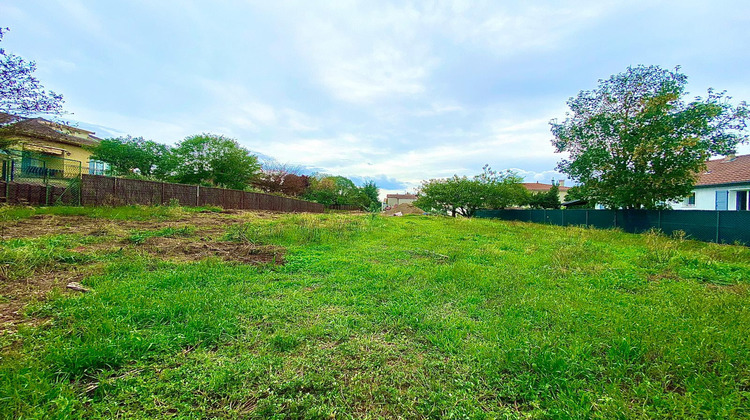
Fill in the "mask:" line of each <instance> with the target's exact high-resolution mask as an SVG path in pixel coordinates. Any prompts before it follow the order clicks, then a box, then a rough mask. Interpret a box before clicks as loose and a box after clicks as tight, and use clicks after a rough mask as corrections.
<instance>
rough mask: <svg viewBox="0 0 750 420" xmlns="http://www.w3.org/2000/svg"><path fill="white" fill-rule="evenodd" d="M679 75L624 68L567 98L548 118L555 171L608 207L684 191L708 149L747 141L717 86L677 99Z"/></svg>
mask: <svg viewBox="0 0 750 420" xmlns="http://www.w3.org/2000/svg"><path fill="white" fill-rule="evenodd" d="M686 85H687V77H686V76H685V75H683V74H681V73H680V72H679V67H678V68H676V69H675V70H674V71H670V70H664V69H661V68H659V67H657V66H637V67H629V68H628V69H627V70H626V71H625V72H623V73H620V74H616V75H613V76H611V77H610V78H609V79H607V80H600V81H599V86H598V87H597V88H596V89H594V90H590V91H581V92H580V93H579V94H578V96H577V97H575V98H571V99H570V100H569V101H568V106H569V107H570V113H568V114H567V115H566V119H565V120H564V121H562V122H557V121H555V120H553V121H552V122H551V123H550V124H551V130H552V134H553V136H554V139H553V140H552V143H553V144H554V146H555V149H556V151H557V152H558V153H567V154H568V156H569V157H568V158H566V159H563V160H562V161H561V162H560V163H559V165H558V169H559V170H560V171H561V172H563V173H565V174H568V175H569V177H570V178H571V179H573V180H576V181H577V182H578V183H580V184H581V185H582V186H583V188H584V189H585V191H586V193H587V194H588V195H589V197H590V198H591V199H593V200H594V201H596V202H597V203H601V204H604V205H605V206H607V207H610V208H621V207H622V208H657V207H659V206H660V205H661V203H664V202H668V201H671V200H676V199H679V198H681V197H684V196H686V195H687V194H689V193H690V191H691V190H692V188H693V185H694V184H695V182H696V180H697V176H698V174H699V173H700V172H701V171H703V170H705V162H706V160H707V159H708V158H709V157H710V156H711V155H716V154H728V153H731V152H733V151H734V150H735V147H736V146H737V144H739V143H742V142H745V141H747V135H746V134H745V133H744V130H745V129H746V127H747V121H748V108H747V105H746V103H745V102H741V103H740V104H739V105H738V106H736V107H735V106H733V105H732V104H730V103H729V101H728V100H729V99H730V98H729V97H727V96H725V93H724V92H719V93H717V92H715V91H714V90H711V89H709V91H708V95H707V96H706V97H705V98H701V97H697V98H695V99H694V100H692V101H691V102H689V103H688V102H685V100H684V97H685V96H686V95H687V92H686V90H685V89H686Z"/></svg>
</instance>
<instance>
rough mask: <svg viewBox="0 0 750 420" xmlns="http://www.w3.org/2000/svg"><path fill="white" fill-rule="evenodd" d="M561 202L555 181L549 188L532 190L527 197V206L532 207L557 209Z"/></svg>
mask: <svg viewBox="0 0 750 420" xmlns="http://www.w3.org/2000/svg"><path fill="white" fill-rule="evenodd" d="M561 204H562V203H560V188H559V187H558V186H557V184H555V183H553V184H552V187H550V189H549V190H547V191H537V192H533V193H531V196H530V197H529V206H530V207H531V208H533V209H559V208H560V205H561Z"/></svg>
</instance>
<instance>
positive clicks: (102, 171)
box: [89, 159, 109, 175]
mask: <svg viewBox="0 0 750 420" xmlns="http://www.w3.org/2000/svg"><path fill="white" fill-rule="evenodd" d="M108 173H109V163H107V162H102V161H100V160H93V159H92V160H90V161H89V175H107V174H108Z"/></svg>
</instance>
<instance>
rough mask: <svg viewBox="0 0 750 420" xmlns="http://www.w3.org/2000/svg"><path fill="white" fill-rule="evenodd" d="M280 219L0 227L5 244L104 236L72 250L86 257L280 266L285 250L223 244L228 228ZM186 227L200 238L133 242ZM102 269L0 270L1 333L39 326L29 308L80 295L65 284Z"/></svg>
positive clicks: (64, 219)
mask: <svg viewBox="0 0 750 420" xmlns="http://www.w3.org/2000/svg"><path fill="white" fill-rule="evenodd" d="M278 217H281V215H279V214H276V213H260V212H243V211H235V210H231V211H226V212H221V213H217V212H208V213H186V214H185V215H184V216H181V217H178V218H172V219H165V220H149V221H135V220H111V219H104V218H92V217H88V216H57V215H36V216H33V217H31V218H28V219H21V220H15V221H6V222H3V223H0V240H9V239H15V238H38V237H42V236H46V235H60V234H76V235H84V236H94V237H101V238H102V240H97V241H94V242H93V243H88V244H81V245H78V246H75V247H73V248H71V249H70V250H71V251H74V252H79V253H82V254H103V253H111V252H123V253H126V254H127V253H131V252H136V253H137V252H145V253H148V254H150V255H153V256H155V257H158V258H163V259H167V260H172V261H179V262H189V261H198V260H201V259H204V258H209V257H218V258H220V259H222V260H224V261H228V262H236V263H240V264H254V265H266V264H274V265H280V264H283V263H284V249H283V248H281V247H274V246H260V245H253V244H247V243H239V242H223V241H219V240H218V239H219V238H220V237H221V236H222V235H223V234H224V233H225V232H226V227H227V226H229V225H233V224H239V223H245V222H248V221H251V220H253V219H258V218H263V219H268V218H278ZM186 226H190V227H193V228H194V229H195V234H194V235H192V236H190V237H174V238H170V237H166V238H165V237H153V238H149V239H147V240H146V241H145V242H144V243H143V244H140V245H138V244H131V243H130V242H129V241H128V237H129V236H130V234H131V231H134V230H144V231H145V230H149V231H154V230H159V229H163V228H166V227H173V228H181V227H186ZM101 267H102V265H100V264H96V263H94V264H91V263H88V264H78V265H68V266H64V267H60V268H59V269H57V270H51V271H50V270H48V269H47V270H46V271H37V272H35V273H33V274H32V275H31V276H28V277H26V278H23V279H9V278H8V276H7V274H8V273H7V271H6V270H7V269H8V266H0V335H2V334H6V333H10V332H12V331H15V330H17V327H18V326H19V325H21V324H38V323H39V322H40V320H39V319H29V318H27V317H25V316H24V315H23V310H24V307H25V306H26V305H28V304H29V303H30V302H32V301H37V300H43V299H45V298H46V296H47V295H48V293H49V292H50V291H52V290H54V289H58V290H61V291H62V292H63V293H68V294H76V293H80V292H75V291H72V290H70V289H67V288H66V287H65V286H66V285H67V284H68V283H70V282H80V281H81V280H83V279H84V278H86V277H88V276H90V275H91V274H93V273H94V272H96V270H99V269H100V268H101Z"/></svg>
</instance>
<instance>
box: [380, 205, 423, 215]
mask: <svg viewBox="0 0 750 420" xmlns="http://www.w3.org/2000/svg"><path fill="white" fill-rule="evenodd" d="M396 213H401V215H402V216H403V215H407V214H424V210H422V209H420V208H419V207H417V206H415V205H414V204H412V203H402V204H399V205H397V206H393V207H391V208H390V209H387V210H385V211H383V215H385V216H395V215H396Z"/></svg>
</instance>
